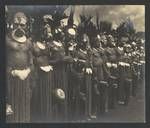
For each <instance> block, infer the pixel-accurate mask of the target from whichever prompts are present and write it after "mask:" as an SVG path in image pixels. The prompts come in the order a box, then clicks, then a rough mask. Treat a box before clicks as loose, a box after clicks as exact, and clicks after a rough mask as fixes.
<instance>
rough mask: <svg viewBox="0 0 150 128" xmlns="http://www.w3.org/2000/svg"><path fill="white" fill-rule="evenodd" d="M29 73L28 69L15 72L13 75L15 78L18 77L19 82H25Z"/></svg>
mask: <svg viewBox="0 0 150 128" xmlns="http://www.w3.org/2000/svg"><path fill="white" fill-rule="evenodd" d="M30 72H31V70H30V69H29V68H28V69H24V70H15V71H14V74H15V76H18V77H19V78H20V79H21V80H25V79H26V78H27V77H28V75H29V73H30Z"/></svg>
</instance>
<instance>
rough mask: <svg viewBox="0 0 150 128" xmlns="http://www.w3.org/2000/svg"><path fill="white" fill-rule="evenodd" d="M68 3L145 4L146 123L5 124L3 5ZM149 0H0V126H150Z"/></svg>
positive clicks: (105, 127)
mask: <svg viewBox="0 0 150 128" xmlns="http://www.w3.org/2000/svg"><path fill="white" fill-rule="evenodd" d="M47 4H49V5H58V4H60V5H61V4H63V5H66V4H68V5H70V4H75V5H76V4H79V5H81V4H86V5H87V4H88V5H99V4H100V5H110V4H113V5H120V4H121V5H126V4H128V5H140V4H141V5H145V7H146V8H145V25H146V27H145V36H146V42H145V48H146V58H145V59H146V70H145V71H146V75H145V80H146V81H145V86H146V89H145V90H146V123H52V124H32V123H30V124H6V123H5V90H6V88H5V87H6V76H5V66H6V64H5V60H6V56H5V55H6V53H5V28H4V27H5V15H4V14H5V8H4V7H5V5H47ZM149 13H150V2H149V1H148V0H130V1H127V0H126V1H125V0H116V1H112V0H103V1H102V0H101V1H100V0H99V1H94V0H92V1H88V0H82V1H81V0H76V1H71V0H68V1H67V0H53V1H52V0H47V1H46V0H24V1H23V0H5V1H4V0H1V1H0V59H1V64H0V76H1V77H0V128H63V127H65V128H111V127H113V128H134V127H135V128H144V127H145V128H150V124H149V121H150V87H149V86H150V85H149V83H150V77H149V75H150V74H149V72H150V68H149V66H150V65H149V62H150V57H149V53H150V49H149V48H150V14H149Z"/></svg>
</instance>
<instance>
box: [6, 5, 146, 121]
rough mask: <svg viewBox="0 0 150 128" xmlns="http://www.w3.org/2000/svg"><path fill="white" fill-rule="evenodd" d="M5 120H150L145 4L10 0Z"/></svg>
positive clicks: (7, 6) (7, 21)
mask: <svg viewBox="0 0 150 128" xmlns="http://www.w3.org/2000/svg"><path fill="white" fill-rule="evenodd" d="M5 32H6V33H5V44H6V58H7V59H6V61H7V63H6V77H7V80H6V97H5V98H6V110H5V111H6V123H55V122H57V123H61V122H75V123H82V122H85V123H87V122H92V123H97V122H98V123H122V122H123V123H144V122H145V5H6V6H5Z"/></svg>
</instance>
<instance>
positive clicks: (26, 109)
mask: <svg viewBox="0 0 150 128" xmlns="http://www.w3.org/2000/svg"><path fill="white" fill-rule="evenodd" d="M27 22H28V18H27V16H26V15H25V14H24V13H23V12H17V13H16V14H15V15H14V17H13V24H12V25H13V28H12V30H11V32H10V33H8V34H7V35H6V46H7V99H8V100H7V102H8V104H9V105H10V106H11V109H12V112H13V113H12V114H11V115H8V118H7V121H8V122H24V123H25V122H30V98H31V80H30V78H31V68H32V66H33V60H32V54H31V39H30V38H29V37H28V36H27V32H28V29H27ZM10 106H9V108H10Z"/></svg>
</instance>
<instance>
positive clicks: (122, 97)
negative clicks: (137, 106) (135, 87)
mask: <svg viewBox="0 0 150 128" xmlns="http://www.w3.org/2000/svg"><path fill="white" fill-rule="evenodd" d="M127 42H128V38H127V37H121V39H120V42H119V43H118V48H117V56H118V70H119V78H118V104H120V105H125V104H128V101H129V95H130V94H129V93H130V90H129V88H130V87H131V69H130V68H131V67H130V62H129V60H131V58H130V57H129V56H127V54H125V53H126V52H127V51H126V50H125V49H126V45H127ZM126 70H127V71H126Z"/></svg>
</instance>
